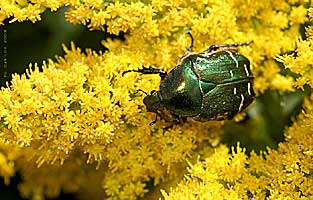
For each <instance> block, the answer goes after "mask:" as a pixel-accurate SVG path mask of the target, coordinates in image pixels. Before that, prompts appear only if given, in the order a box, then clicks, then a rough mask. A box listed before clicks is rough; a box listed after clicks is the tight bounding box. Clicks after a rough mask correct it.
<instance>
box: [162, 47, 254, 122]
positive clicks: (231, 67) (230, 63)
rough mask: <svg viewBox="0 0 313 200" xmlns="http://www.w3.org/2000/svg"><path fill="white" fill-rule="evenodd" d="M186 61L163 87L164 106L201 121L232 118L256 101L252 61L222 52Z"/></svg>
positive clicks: (226, 51)
mask: <svg viewBox="0 0 313 200" xmlns="http://www.w3.org/2000/svg"><path fill="white" fill-rule="evenodd" d="M205 53H206V52H204V53H201V54H192V55H190V56H188V57H187V58H184V60H183V61H182V63H181V64H179V65H178V66H177V67H175V68H174V69H173V70H172V71H171V72H169V74H168V75H167V77H166V78H165V79H164V80H163V81H162V82H161V84H160V94H161V97H162V103H163V105H164V106H165V107H166V108H167V109H168V110H170V111H171V112H173V113H174V114H176V115H179V116H192V117H193V118H194V119H195V120H198V121H207V120H222V119H230V118H232V117H233V116H234V115H235V114H237V113H238V112H241V111H242V110H244V109H245V108H246V107H247V106H248V105H249V104H250V103H251V102H252V101H253V99H254V96H255V94H254V91H253V88H252V84H253V75H252V73H251V71H250V63H249V60H248V59H247V58H246V57H244V56H243V55H241V54H239V53H238V52H237V51H231V50H221V51H217V52H212V53H206V54H205Z"/></svg>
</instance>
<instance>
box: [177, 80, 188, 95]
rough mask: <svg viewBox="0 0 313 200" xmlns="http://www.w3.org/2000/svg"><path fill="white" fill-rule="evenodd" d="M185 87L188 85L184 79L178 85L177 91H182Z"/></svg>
mask: <svg viewBox="0 0 313 200" xmlns="http://www.w3.org/2000/svg"><path fill="white" fill-rule="evenodd" d="M185 87H186V83H185V81H184V82H182V83H181V84H180V85H179V86H178V87H177V89H176V91H177V92H179V91H182V90H184V89H185Z"/></svg>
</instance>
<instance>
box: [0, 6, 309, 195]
mask: <svg viewBox="0 0 313 200" xmlns="http://www.w3.org/2000/svg"><path fill="white" fill-rule="evenodd" d="M66 10H67V8H63V9H59V10H58V11H57V12H53V13H52V12H50V11H46V12H45V13H44V14H43V15H42V20H41V21H40V22H37V23H35V24H33V23H31V22H23V23H13V24H9V23H8V22H9V20H6V23H5V26H0V28H1V29H2V30H1V34H3V33H4V30H6V32H7V37H8V43H7V48H8V53H7V61H8V68H7V71H6V72H4V71H3V68H1V72H0V73H1V74H0V77H1V80H0V86H1V87H5V86H6V82H7V81H10V79H11V74H13V73H18V74H22V73H24V72H25V69H26V68H27V67H28V65H29V63H38V65H39V66H40V65H41V64H42V62H43V60H47V59H48V58H52V59H55V55H64V52H63V50H62V44H65V45H66V46H67V47H69V46H70V42H71V41H73V42H74V43H75V45H76V46H77V47H80V48H81V49H85V48H91V49H93V50H95V51H99V50H102V51H105V48H104V47H103V46H101V40H104V39H106V38H108V37H110V38H116V39H123V34H120V35H119V36H114V35H110V34H107V33H104V32H101V31H89V30H88V29H87V28H86V27H84V26H82V25H72V24H70V23H68V22H67V21H66V20H65V18H64V12H65V11H66ZM303 30H304V28H302V30H301V32H302V33H303V32H304V31H303ZM1 38H3V36H1ZM1 45H3V43H1ZM1 49H3V48H2V47H1ZM1 54H2V55H3V52H1ZM281 68H282V69H283V66H281ZM5 73H6V74H8V75H9V76H7V77H4V74H5ZM282 73H286V74H290V72H288V70H284V69H283V71H282ZM307 93H308V91H306V92H304V91H297V92H294V93H288V94H287V93H282V92H280V91H275V90H271V91H267V92H266V93H265V94H263V95H261V96H259V97H257V99H256V101H255V102H254V103H253V104H252V105H251V106H250V107H249V110H248V114H247V116H246V117H245V118H244V120H242V121H241V122H239V123H237V122H234V121H227V122H226V123H225V134H224V137H223V140H222V142H223V143H226V144H228V145H229V146H233V145H236V144H237V142H238V141H239V142H240V145H241V146H243V147H245V148H246V149H247V153H248V154H249V152H250V151H251V150H255V151H256V152H259V151H260V150H265V149H266V146H269V147H271V148H276V147H277V144H278V143H279V142H281V141H283V131H284V130H285V129H286V128H287V127H288V126H290V125H291V124H292V119H293V118H294V117H295V116H296V115H297V114H298V113H299V112H300V110H301V105H302V102H303V98H304V96H305V95H307ZM21 179H22V177H20V176H19V175H17V176H16V177H14V178H12V179H11V184H10V186H6V185H4V181H3V179H2V178H1V179H0V199H1V200H7V199H12V200H14V199H22V198H21V197H20V196H19V194H18V190H17V187H18V183H19V182H20V181H21ZM58 199H68V200H70V199H75V194H62V195H61V196H60V197H59V198H58Z"/></svg>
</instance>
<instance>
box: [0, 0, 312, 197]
mask: <svg viewBox="0 0 313 200" xmlns="http://www.w3.org/2000/svg"><path fill="white" fill-rule="evenodd" d="M311 4H312V3H310V2H309V1H305V0H303V1H301V0H299V1H296V0H277V1H273V2H272V1H265V0H263V1H243V0H222V1H217V0H197V1H196V0H152V1H130V0H129V1H127V0H125V1H103V0H83V1H77V0H53V1H47V0H30V1H27V0H9V1H1V2H0V8H1V9H0V22H3V20H5V19H7V18H9V19H10V22H11V23H13V22H15V21H19V22H22V21H25V20H30V21H32V22H36V21H38V20H40V15H41V14H42V13H43V12H44V11H45V10H46V9H51V10H52V11H54V10H57V9H58V8H60V7H62V6H69V7H70V10H69V11H68V12H67V13H66V18H67V20H68V21H69V22H71V23H73V24H83V25H85V26H87V27H88V28H89V29H90V30H94V29H98V30H105V29H106V31H107V32H109V33H112V34H119V33H120V32H125V33H127V34H126V36H125V41H120V40H107V41H103V45H104V46H105V47H107V48H108V51H106V52H94V51H92V50H90V49H89V50H86V52H82V51H81V50H80V49H79V48H78V47H75V45H74V44H72V46H71V48H67V47H64V50H65V52H66V55H65V56H64V57H57V59H56V60H55V61H53V60H48V61H46V62H44V63H43V65H42V67H41V68H42V71H41V70H39V67H38V66H37V64H33V65H30V67H29V69H28V71H27V73H26V74H23V75H14V76H13V77H12V81H11V84H10V85H9V84H8V86H7V87H5V88H1V91H0V175H1V176H3V177H4V178H5V180H6V182H7V183H8V182H9V178H10V177H12V176H14V174H15V172H19V173H20V174H21V175H22V177H23V182H22V183H21V184H20V185H19V190H20V192H21V194H22V195H23V196H24V197H26V198H32V199H44V198H45V197H49V198H53V197H57V196H58V195H59V194H60V192H61V191H64V192H73V193H77V194H79V195H80V197H81V198H86V199H100V198H102V199H105V198H108V199H137V198H139V197H143V198H148V196H147V195H150V196H149V198H152V197H153V198H158V197H160V196H161V194H159V196H158V191H159V190H158V191H155V190H157V188H158V187H160V188H163V190H162V195H163V197H164V198H165V199H206V198H208V199H210V198H211V197H212V199H213V198H216V199H219V198H220V199H242V198H245V199H247V198H248V196H249V195H247V191H250V192H251V195H254V196H255V197H257V199H259V198H265V196H266V195H268V196H269V198H270V199H288V198H289V199H298V198H307V199H310V198H312V192H311V190H310V187H311V186H312V170H313V166H312V146H313V144H312V140H313V138H312V125H311V124H312V122H313V107H312V101H313V97H308V98H307V99H306V104H305V106H304V111H303V113H302V114H301V115H300V116H299V117H298V118H297V120H296V121H295V122H294V125H293V126H292V127H291V128H289V129H288V130H287V131H286V142H284V143H283V144H281V145H280V147H279V149H278V150H270V151H269V153H267V154H265V153H264V157H266V159H264V158H263V157H259V156H256V155H254V154H253V155H252V156H251V157H247V156H246V155H245V154H244V150H243V149H242V148H240V147H239V146H238V147H237V148H236V151H235V149H233V152H232V154H231V155H229V154H228V149H227V148H226V147H225V146H223V145H221V144H220V139H221V135H222V125H223V122H216V121H210V122H205V123H200V122H195V121H193V120H191V119H188V121H187V122H186V123H183V124H179V125H169V124H168V123H166V122H163V121H161V120H159V121H158V122H157V123H156V124H155V125H153V126H150V125H149V123H150V122H151V121H153V120H154V118H155V115H154V114H152V113H148V112H146V110H145V107H144V105H143V103H142V99H143V95H140V94H138V95H134V94H133V93H134V90H136V89H138V88H140V89H142V90H144V91H147V92H149V91H151V90H157V89H158V85H159V81H160V80H159V77H158V76H156V75H145V76H141V75H139V74H137V73H129V74H127V75H124V76H122V72H123V71H125V70H128V69H137V68H140V67H141V66H142V65H144V66H154V67H157V68H161V69H163V70H166V71H169V70H171V69H173V68H174V67H175V65H176V64H177V62H178V60H179V58H180V57H181V56H182V55H183V53H184V51H185V50H186V49H187V48H188V47H189V45H190V38H189V37H188V36H187V35H186V34H185V33H186V32H187V31H190V32H191V33H192V35H193V37H194V38H195V48H194V50H195V51H197V52H199V51H202V50H204V49H206V48H208V47H209V46H210V45H212V44H220V43H233V42H237V41H253V44H251V45H250V46H245V47H241V48H240V52H241V53H242V54H244V55H246V56H247V57H249V59H250V61H251V63H252V66H251V68H252V71H253V73H254V75H255V84H254V88H255V91H256V93H257V94H261V93H263V92H264V91H266V90H268V89H278V90H281V91H288V92H290V91H294V90H295V89H296V88H302V87H303V85H304V84H308V85H309V86H310V87H312V83H313V82H312V79H313V76H312V69H311V68H312V59H311V58H312V54H313V53H312V52H313V50H312V35H313V34H312V33H313V31H312V28H310V27H309V28H307V31H306V33H307V37H308V38H307V39H306V40H301V41H299V38H300V33H299V28H300V26H301V25H302V24H303V23H304V22H305V21H307V17H306V16H307V14H308V12H307V8H308V7H310V6H312V5H311ZM309 11H310V12H309V16H311V17H312V9H309ZM295 48H296V54H295V55H287V56H283V57H277V55H279V54H282V53H285V52H290V51H292V50H294V49H295ZM275 58H276V59H277V60H279V61H281V62H283V64H284V65H285V66H286V67H287V68H289V69H290V70H291V71H293V72H295V73H297V74H299V77H298V78H297V79H294V78H293V77H291V76H288V75H282V74H281V73H280V72H281V69H280V68H279V66H278V65H277V62H276V60H275ZM197 156H200V158H201V160H202V159H205V160H204V161H198V162H197V163H196V164H191V163H190V166H191V168H190V170H189V173H190V174H189V175H187V176H186V179H185V180H183V181H182V182H181V183H180V184H179V185H178V186H177V187H176V188H174V189H171V190H168V189H169V186H175V183H178V182H179V180H181V177H182V175H183V173H184V170H183V169H185V168H186V160H194V158H195V157H197ZM167 183H168V184H167ZM170 183H171V184H170ZM173 183H174V184H173ZM150 185H152V186H153V187H151V186H150ZM150 187H151V188H152V189H151V188H150ZM153 190H154V191H153ZM148 192H149V193H148ZM268 193H269V194H268ZM145 195H146V196H145Z"/></svg>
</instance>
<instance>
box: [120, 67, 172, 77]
mask: <svg viewBox="0 0 313 200" xmlns="http://www.w3.org/2000/svg"><path fill="white" fill-rule="evenodd" d="M128 72H138V73H142V74H159V76H160V77H161V79H162V80H163V79H164V78H165V76H166V75H167V73H166V72H165V71H163V70H161V69H158V68H154V67H145V66H142V69H130V70H127V71H124V72H123V73H122V76H124V74H126V73H128Z"/></svg>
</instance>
